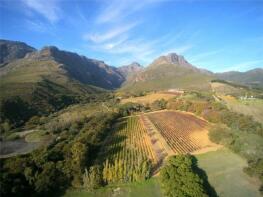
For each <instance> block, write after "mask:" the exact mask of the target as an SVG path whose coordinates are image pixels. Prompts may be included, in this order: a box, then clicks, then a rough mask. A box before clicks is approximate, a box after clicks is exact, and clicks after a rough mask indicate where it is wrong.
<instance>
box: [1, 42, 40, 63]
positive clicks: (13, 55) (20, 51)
mask: <svg viewBox="0 0 263 197" xmlns="http://www.w3.org/2000/svg"><path fill="white" fill-rule="evenodd" d="M35 50H36V49H35V48H33V47H31V46H28V45H27V44H25V43H23V42H17V41H9V40H0V65H4V64H7V63H9V62H11V61H13V60H17V59H20V58H23V57H25V55H26V54H27V53H30V52H33V51H35Z"/></svg>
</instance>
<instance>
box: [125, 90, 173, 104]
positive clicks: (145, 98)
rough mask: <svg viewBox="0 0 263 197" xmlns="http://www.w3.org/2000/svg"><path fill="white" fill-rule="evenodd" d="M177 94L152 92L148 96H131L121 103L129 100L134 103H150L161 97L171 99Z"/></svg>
mask: <svg viewBox="0 0 263 197" xmlns="http://www.w3.org/2000/svg"><path fill="white" fill-rule="evenodd" d="M175 96H176V95H174V94H171V93H161V92H160V93H152V94H148V95H146V96H140V97H131V98H127V99H122V100H121V103H128V102H133V103H141V104H148V103H149V104H150V103H153V102H154V101H156V100H160V99H165V100H169V99H171V98H173V97H175Z"/></svg>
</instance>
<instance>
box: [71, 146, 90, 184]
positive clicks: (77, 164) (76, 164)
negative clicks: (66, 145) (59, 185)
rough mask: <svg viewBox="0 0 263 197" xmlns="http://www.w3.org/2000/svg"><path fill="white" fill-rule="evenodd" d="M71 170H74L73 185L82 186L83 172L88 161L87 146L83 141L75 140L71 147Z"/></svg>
mask: <svg viewBox="0 0 263 197" xmlns="http://www.w3.org/2000/svg"><path fill="white" fill-rule="evenodd" d="M71 154H72V157H71V170H72V171H73V172H72V174H73V181H72V185H73V186H75V187H80V186H81V185H82V183H81V181H82V180H81V176H82V172H83V170H84V167H85V163H86V154H87V150H86V146H85V144H83V143H81V142H75V143H74V144H73V146H72V147H71Z"/></svg>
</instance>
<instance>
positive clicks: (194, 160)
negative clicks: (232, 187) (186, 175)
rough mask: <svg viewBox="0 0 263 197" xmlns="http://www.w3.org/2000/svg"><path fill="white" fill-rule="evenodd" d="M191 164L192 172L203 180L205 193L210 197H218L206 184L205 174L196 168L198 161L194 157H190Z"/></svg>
mask: <svg viewBox="0 0 263 197" xmlns="http://www.w3.org/2000/svg"><path fill="white" fill-rule="evenodd" d="M192 162H193V170H194V172H195V173H197V174H198V175H199V176H200V177H201V178H202V179H203V180H204V186H205V188H206V191H207V192H208V194H209V196H210V197H218V195H217V193H216V190H215V189H214V188H213V187H212V186H211V185H210V183H209V182H208V177H207V174H206V172H205V171H204V170H203V169H201V168H199V167H198V160H197V159H196V157H195V156H192Z"/></svg>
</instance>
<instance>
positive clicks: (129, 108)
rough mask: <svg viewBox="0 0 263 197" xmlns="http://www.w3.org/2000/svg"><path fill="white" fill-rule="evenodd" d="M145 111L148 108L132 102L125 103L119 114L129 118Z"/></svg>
mask: <svg viewBox="0 0 263 197" xmlns="http://www.w3.org/2000/svg"><path fill="white" fill-rule="evenodd" d="M145 110H146V108H145V106H144V105H142V104H139V103H132V102H129V103H125V104H123V105H120V107H119V113H120V115H121V116H129V115H131V114H133V113H135V112H142V111H145Z"/></svg>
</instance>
